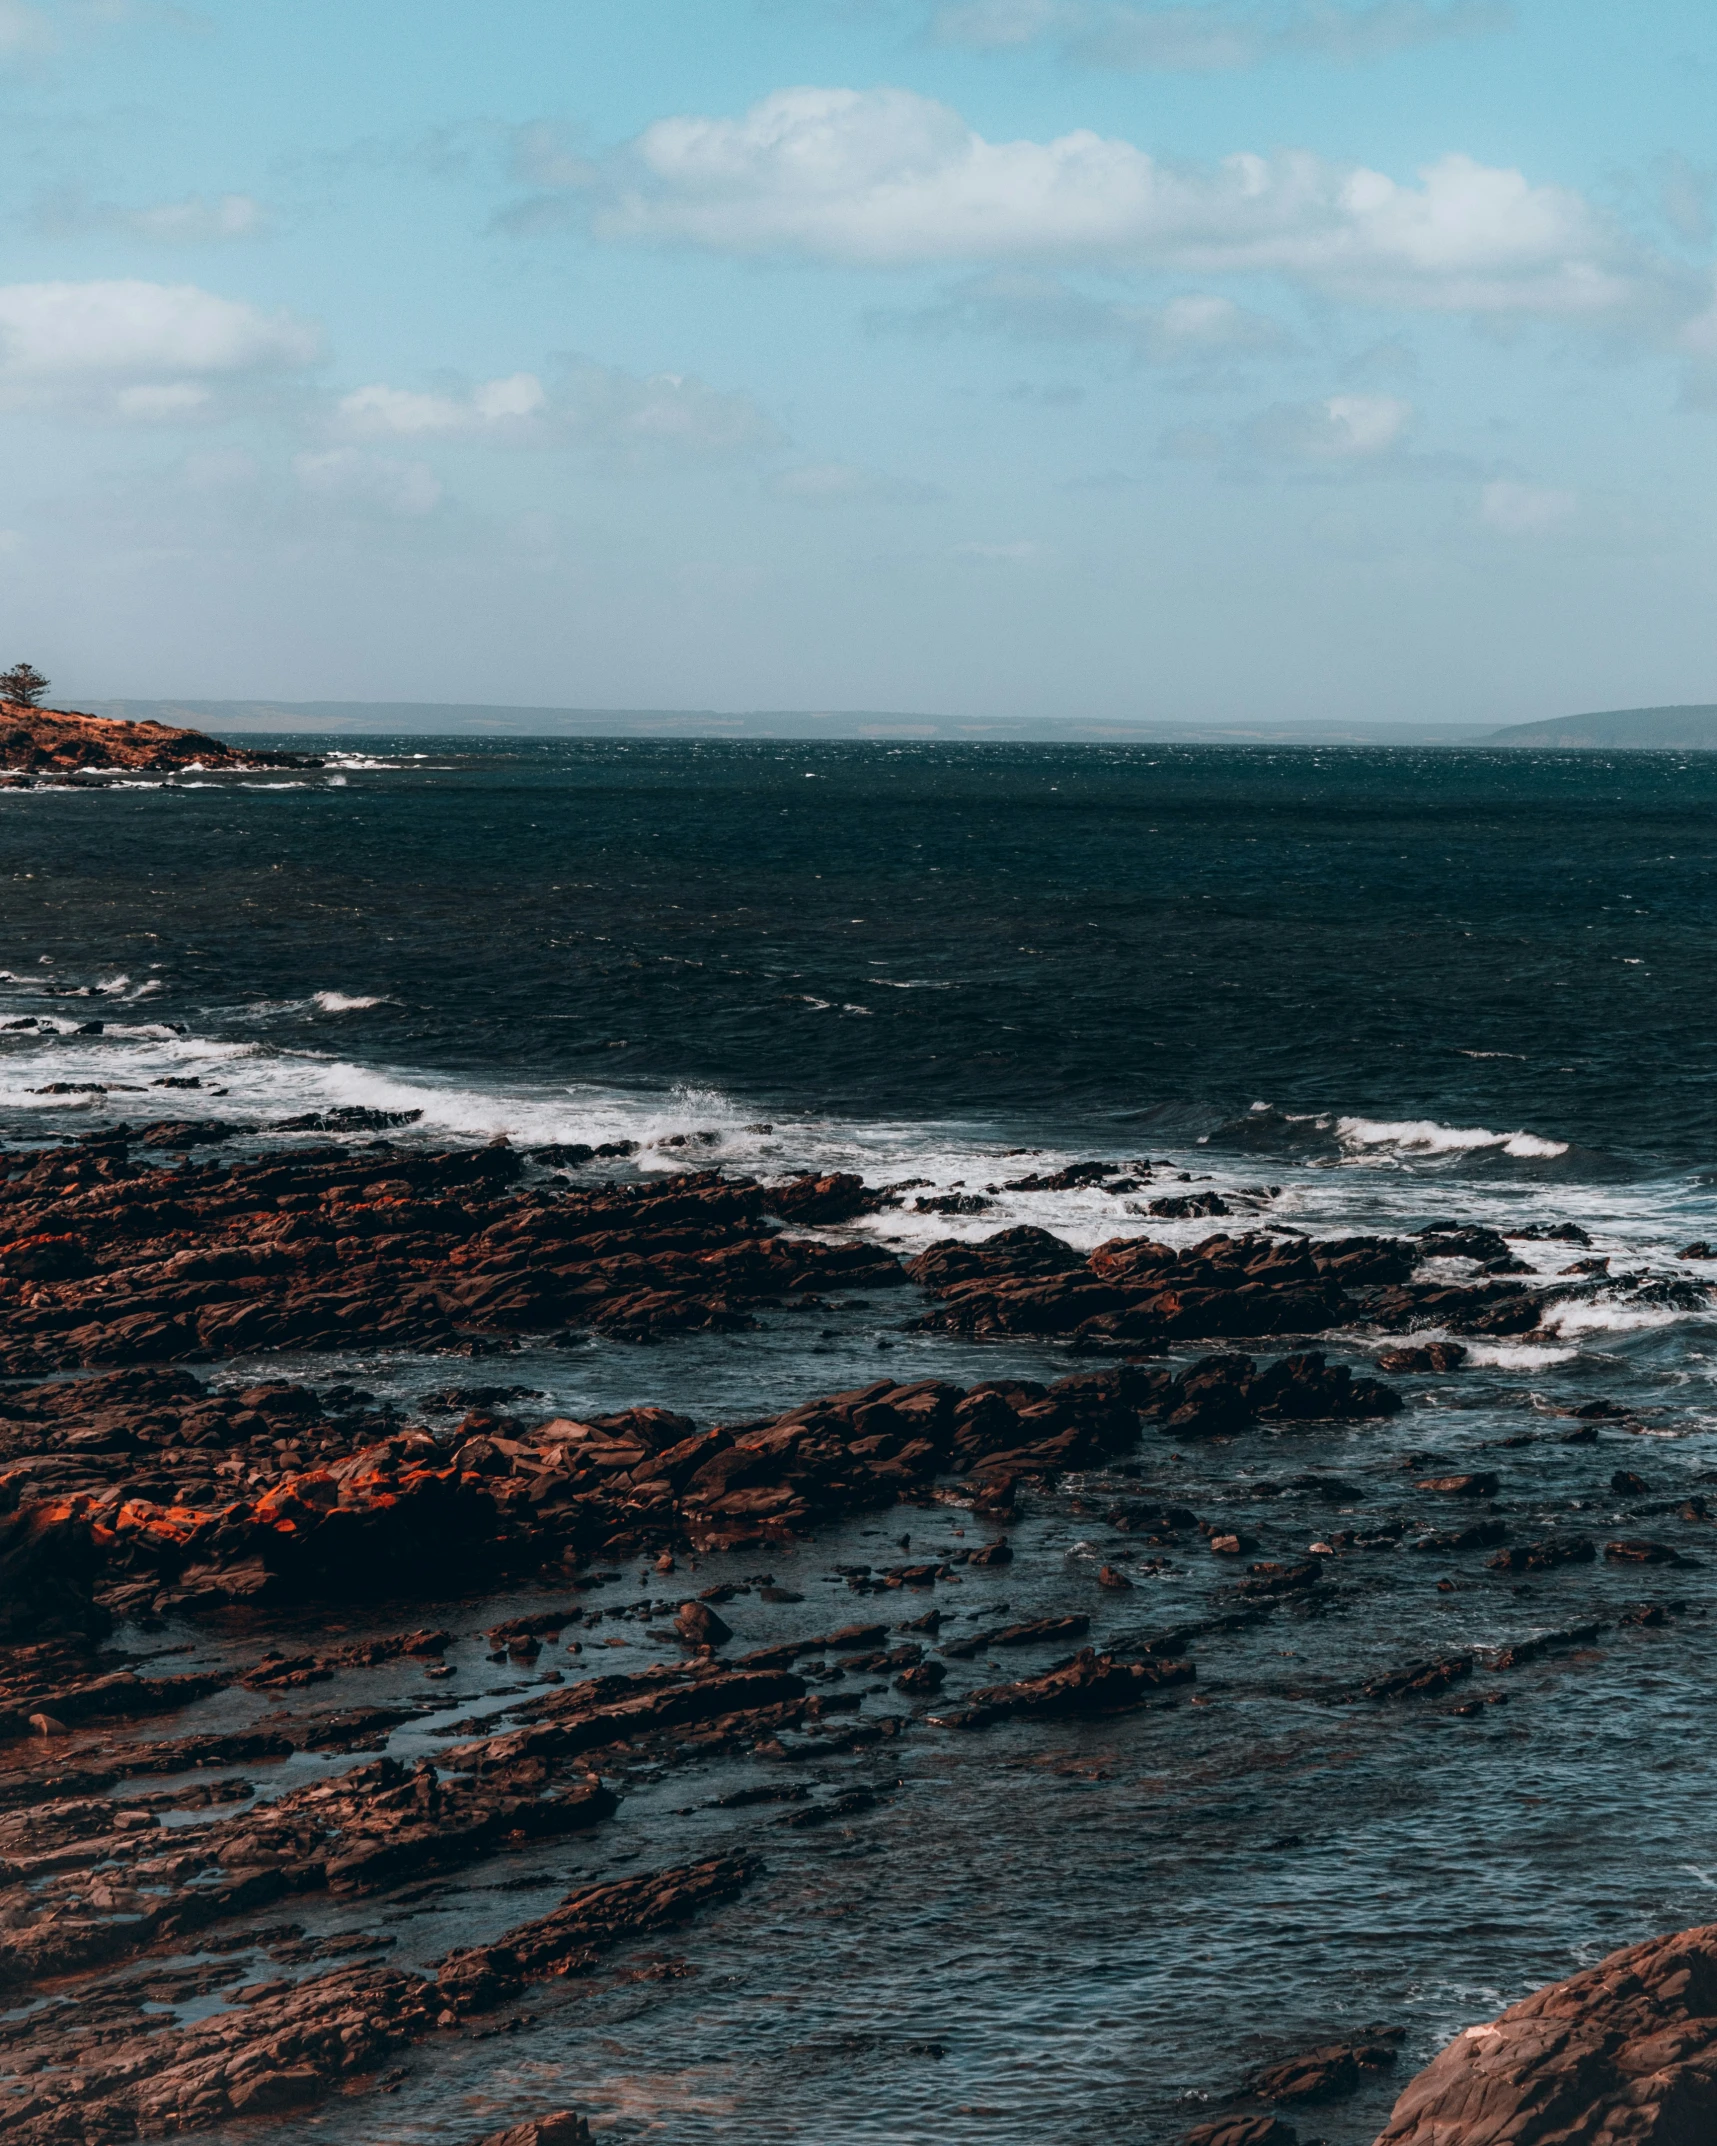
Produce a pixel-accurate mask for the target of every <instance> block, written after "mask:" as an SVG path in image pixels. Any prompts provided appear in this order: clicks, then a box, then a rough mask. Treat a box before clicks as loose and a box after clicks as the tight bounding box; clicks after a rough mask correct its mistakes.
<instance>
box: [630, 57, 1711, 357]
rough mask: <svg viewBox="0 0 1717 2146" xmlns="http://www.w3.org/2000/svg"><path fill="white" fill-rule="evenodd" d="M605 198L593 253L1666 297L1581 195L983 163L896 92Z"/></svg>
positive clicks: (680, 162) (1336, 169)
mask: <svg viewBox="0 0 1717 2146" xmlns="http://www.w3.org/2000/svg"><path fill="white" fill-rule="evenodd" d="M610 177H611V182H612V184H611V187H610V191H609V194H608V198H607V200H606V203H605V205H604V206H603V207H601V208H600V209H599V210H598V213H597V216H596V220H595V223H596V229H597V231H598V232H599V233H600V234H601V235H603V236H605V237H608V238H615V239H633V240H655V241H664V242H674V243H681V244H689V245H696V246H703V247H707V248H709V249H711V250H714V251H718V252H724V253H733V254H741V255H769V254H777V255H779V254H787V255H799V256H803V257H810V258H815V259H824V260H835V261H841V262H847V263H853V264H857V265H863V266H871V267H901V266H912V265H917V264H927V263H935V262H939V261H959V260H966V261H975V262H989V263H997V264H1000V263H1009V262H1011V263H1020V264H1023V263H1028V262H1034V261H1053V262H1055V263H1056V264H1058V265H1060V264H1065V263H1068V262H1069V261H1083V262H1085V263H1086V264H1089V265H1098V264H1104V265H1108V266H1112V267H1123V268H1147V267H1148V268H1154V269H1159V270H1169V271H1172V272H1175V273H1180V274H1189V275H1211V274H1223V273H1235V272H1247V273H1257V272H1267V273H1276V274H1280V275H1284V276H1287V277H1289V278H1291V279H1293V280H1294V281H1296V282H1298V283H1301V284H1304V285H1307V286H1309V287H1311V288H1314V289H1316V290H1319V291H1321V292H1324V293H1327V294H1329V295H1331V296H1334V297H1337V298H1343V299H1347V300H1351V301H1354V302H1357V303H1361V304H1366V305H1391V306H1404V307H1412V308H1419V309H1424V310H1430V311H1438V312H1458V313H1474V314H1479V315H1488V316H1509V315H1521V316H1532V315H1538V316H1547V317H1552V318H1560V319H1571V320H1586V321H1594V320H1595V321H1600V322H1606V323H1607V322H1615V321H1620V320H1622V319H1624V318H1628V317H1630V316H1637V315H1639V314H1640V313H1641V312H1642V311H1644V310H1648V309H1651V308H1654V307H1660V306H1661V304H1662V302H1663V300H1664V298H1665V296H1666V295H1667V293H1668V292H1669V290H1670V288H1671V286H1672V283H1673V281H1674V279H1673V277H1672V274H1671V271H1670V270H1669V269H1668V268H1667V267H1666V266H1665V265H1664V264H1662V263H1661V262H1659V261H1658V260H1656V259H1655V257H1653V256H1651V255H1650V254H1648V253H1646V252H1645V251H1644V250H1643V249H1642V248H1641V247H1640V246H1639V245H1638V244H1637V243H1636V242H1635V241H1633V240H1631V239H1630V238H1629V237H1628V236H1627V235H1626V234H1625V233H1624V232H1622V231H1621V229H1620V228H1619V227H1618V226H1616V225H1615V224H1613V223H1612V222H1611V221H1610V220H1609V219H1607V218H1606V217H1604V216H1602V215H1601V214H1600V213H1599V212H1598V211H1597V210H1596V209H1594V208H1593V207H1592V206H1591V204H1590V203H1588V202H1587V201H1586V200H1584V199H1583V197H1582V196H1580V195H1579V194H1577V193H1574V192H1573V191H1571V190H1570V189H1568V188H1565V187H1560V186H1542V185H1534V184H1533V183H1532V182H1531V181H1530V180H1529V179H1527V178H1526V177H1525V175H1524V174H1523V173H1521V172H1519V171H1515V170H1510V169H1505V168H1499V167H1494V166H1487V165H1483V164H1479V163H1477V162H1475V161H1474V159H1473V158H1471V157H1468V156H1464V155H1459V154H1449V155H1446V156H1443V157H1441V158H1439V159H1438V160H1437V161H1436V162H1435V163H1433V164H1429V165H1427V166H1425V167H1424V168H1423V169H1422V170H1421V171H1420V173H1419V175H1418V182H1419V183H1418V184H1416V185H1403V184H1401V183H1400V182H1399V181H1397V180H1395V179H1392V178H1391V177H1389V176H1388V175H1387V174H1386V173H1384V172H1379V171H1371V170H1368V169H1366V168H1365V167H1363V166H1357V165H1337V164H1331V163H1328V162H1326V161H1325V160H1323V159H1322V158H1319V157H1316V156H1314V155H1311V154H1310V153H1309V152H1305V151H1289V152H1285V153H1283V154H1280V155H1277V156H1274V157H1264V156H1259V155H1255V154H1252V153H1250V152H1246V153H1241V154H1236V155H1233V156H1230V157H1227V158H1225V159H1224V160H1223V161H1222V162H1221V163H1219V164H1217V165H1214V166H1194V165H1184V164H1173V163H1169V162H1166V161H1164V160H1161V159H1158V158H1156V157H1154V156H1152V155H1151V154H1149V153H1148V152H1147V151H1145V150H1143V149H1139V148H1137V147H1135V146H1134V145H1133V144H1132V143H1131V142H1126V141H1119V140H1114V139H1110V138H1106V137H1104V136H1102V135H1098V134H1094V133H1091V132H1089V131H1086V130H1080V131H1078V132H1076V133H1072V134H1065V135H1061V136H1059V137H1058V138H1057V139H1055V140H1053V141H1048V142H1038V141H1012V142H991V141H987V140H985V139H984V138H983V137H982V136H981V135H979V134H977V133H975V132H974V131H973V130H972V129H971V128H970V127H969V126H967V124H966V122H965V121H964V120H963V119H962V118H961V117H960V115H959V114H958V113H957V112H955V111H953V110H951V109H950V108H949V107H948V106H947V105H944V104H939V103H936V102H935V101H933V100H932V99H930V98H927V97H920V96H918V95H916V94H915V93H914V92H912V91H910V90H900V89H879V90H849V89H787V90H779V91H776V92H775V93H773V94H772V95H770V96H767V97H765V98H763V99H762V100H761V101H760V102H759V103H757V104H755V105H753V106H752V107H751V109H750V110H749V111H748V112H747V113H746V114H745V115H744V116H743V117H742V118H739V119H719V118H698V117H685V118H674V119H663V120H658V121H657V122H656V123H655V124H654V125H652V126H650V127H647V128H646V129H645V130H644V132H643V133H642V134H641V135H640V136H639V137H638V138H637V140H636V141H635V142H633V143H632V144H631V145H630V147H629V148H628V149H627V150H626V151H625V152H624V153H623V154H622V155H621V156H620V158H619V159H618V160H617V162H616V164H615V165H614V167H613V169H612V171H611V174H610Z"/></svg>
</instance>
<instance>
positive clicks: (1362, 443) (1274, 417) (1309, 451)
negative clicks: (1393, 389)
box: [1246, 395, 1413, 463]
mask: <svg viewBox="0 0 1717 2146" xmlns="http://www.w3.org/2000/svg"><path fill="white" fill-rule="evenodd" d="M1412 418H1413V405H1412V404H1411V403H1410V402H1403V401H1402V400H1401V399H1400V397H1399V396H1396V395H1329V396H1326V397H1324V398H1323V400H1321V401H1318V402H1304V403H1278V404H1277V405H1276V406H1275V407H1274V408H1273V409H1270V410H1265V411H1264V412H1262V413H1261V414H1260V415H1259V416H1257V417H1255V418H1254V419H1253V420H1252V422H1251V424H1250V425H1248V426H1247V428H1246V441H1247V445H1248V446H1249V447H1250V448H1251V449H1252V450H1253V452H1254V453H1256V454H1263V455H1269V456H1271V457H1273V458H1277V459H1281V460H1292V461H1302V462H1338V463H1339V462H1358V461H1364V460H1366V459H1368V458H1369V457H1371V456H1374V455H1386V454H1388V453H1390V452H1391V451H1392V450H1393V449H1395V448H1397V447H1399V446H1400V445H1401V443H1402V441H1403V439H1404V438H1405V436H1406V432H1407V428H1408V426H1409V425H1410V424H1411V422H1412Z"/></svg>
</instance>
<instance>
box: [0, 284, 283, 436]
mask: <svg viewBox="0 0 1717 2146" xmlns="http://www.w3.org/2000/svg"><path fill="white" fill-rule="evenodd" d="M317 354H318V338H317V335H316V331H315V330H314V329H313V328H312V327H310V326H309V324H308V323H307V322H304V321H301V320H298V319H296V318H295V317H294V316H293V315H291V314H289V313H264V312H262V311H261V310H260V309H259V308H257V307H255V306H251V305H246V304H244V303H243V302H242V301H241V300H238V299H233V298H220V297H217V296H215V294H214V293H213V292H211V291H204V290H199V289H198V288H197V287H196V285H195V284H190V283H177V284H168V283H144V282H139V281H131V280H127V281H114V282H101V283H11V284H5V285H0V400H3V401H5V402H8V403H11V404H13V405H14V406H16V405H19V404H26V405H37V406H44V407H55V406H58V407H65V408H78V407H83V408H88V409H93V410H95V411H97V412H98V413H102V414H108V415H114V416H120V417H126V416H142V417H148V418H153V419H158V418H160V417H162V416H164V415H171V414H177V415H186V414H189V413H191V412H192V411H193V410H195V409H199V408H201V407H202V406H203V404H204V403H205V402H206V401H207V400H208V399H209V397H208V394H207V388H208V386H209V385H210V384H211V383H232V382H235V381H238V380H241V379H245V378H250V377H254V376H256V375H259V374H269V373H279V372H283V371H292V370H297V369H300V368H302V367H304V366H307V365H309V364H312V363H313V362H314V361H315V359H316V357H317Z"/></svg>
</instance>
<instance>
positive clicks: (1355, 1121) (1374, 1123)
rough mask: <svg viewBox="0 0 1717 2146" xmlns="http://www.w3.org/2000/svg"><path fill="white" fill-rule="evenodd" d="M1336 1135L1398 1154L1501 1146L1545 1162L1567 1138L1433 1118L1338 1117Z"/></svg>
mask: <svg viewBox="0 0 1717 2146" xmlns="http://www.w3.org/2000/svg"><path fill="white" fill-rule="evenodd" d="M1335 1133H1336V1137H1337V1138H1338V1139H1339V1140H1341V1141H1342V1142H1343V1143H1344V1144H1345V1145H1346V1146H1349V1147H1356V1148H1393V1149H1395V1150H1396V1151H1397V1152H1398V1153H1401V1154H1422V1155H1459V1154H1471V1153H1474V1152H1476V1151H1477V1150H1479V1149H1481V1148H1500V1149H1501V1150H1502V1152H1503V1153H1504V1154H1505V1155H1512V1156H1514V1157H1515V1158H1516V1159H1517V1160H1519V1161H1522V1162H1525V1161H1532V1162H1537V1161H1547V1160H1549V1159H1551V1158H1552V1157H1554V1156H1557V1155H1566V1154H1567V1152H1568V1143H1567V1141H1566V1140H1546V1139H1544V1138H1542V1137H1541V1136H1540V1135H1539V1134H1537V1133H1526V1132H1516V1133H1493V1132H1490V1131H1488V1130H1487V1129H1486V1128H1485V1127H1484V1126H1482V1125H1440V1124H1438V1122H1437V1120H1436V1119H1435V1118H1398V1119H1393V1120H1386V1119H1376V1118H1337V1119H1336V1120H1335Z"/></svg>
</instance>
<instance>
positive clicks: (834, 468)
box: [769, 462, 943, 507]
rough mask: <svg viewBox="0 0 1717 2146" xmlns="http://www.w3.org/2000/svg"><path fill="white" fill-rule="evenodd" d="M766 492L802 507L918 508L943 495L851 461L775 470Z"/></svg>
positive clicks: (813, 463)
mask: <svg viewBox="0 0 1717 2146" xmlns="http://www.w3.org/2000/svg"><path fill="white" fill-rule="evenodd" d="M769 489H770V491H771V492H773V493H774V494H775V496H776V498H777V499H786V500H791V501H792V502H793V503H794V504H795V505H797V506H802V507H840V506H849V505H854V504H872V505H879V506H909V507H918V506H926V505H928V504H929V503H930V502H931V501H933V500H937V499H940V498H941V497H942V496H943V495H942V493H941V492H940V491H939V490H938V488H937V487H936V486H935V485H933V484H918V483H913V482H910V481H908V480H906V479H903V478H899V477H885V476H884V475H882V473H881V472H880V471H878V470H871V469H863V468H861V467H860V466H859V465H858V464H857V463H853V462H802V463H800V464H798V465H797V466H796V467H794V468H792V469H784V470H780V471H778V472H777V473H776V475H775V476H773V477H772V478H771V479H770V480H769Z"/></svg>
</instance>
